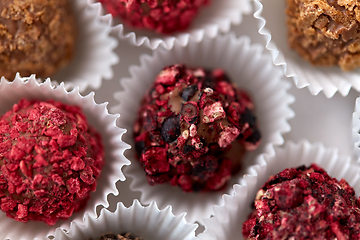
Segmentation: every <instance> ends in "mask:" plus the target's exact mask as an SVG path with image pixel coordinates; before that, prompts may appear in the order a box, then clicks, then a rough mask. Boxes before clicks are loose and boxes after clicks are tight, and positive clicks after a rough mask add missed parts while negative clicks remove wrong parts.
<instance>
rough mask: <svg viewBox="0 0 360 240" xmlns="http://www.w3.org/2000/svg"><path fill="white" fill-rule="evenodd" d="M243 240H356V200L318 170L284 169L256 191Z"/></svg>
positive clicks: (359, 208) (359, 203) (359, 230)
mask: <svg viewBox="0 0 360 240" xmlns="http://www.w3.org/2000/svg"><path fill="white" fill-rule="evenodd" d="M254 206H255V210H254V211H253V212H252V213H251V214H250V216H249V218H248V220H247V221H246V222H244V223H243V235H244V238H246V239H254V240H255V239H257V240H262V239H267V240H271V239H274V240H275V239H298V240H305V239H324V240H330V239H360V200H359V199H357V198H356V196H355V192H354V190H353V188H351V187H350V186H349V185H348V184H347V182H346V181H345V180H343V179H341V181H338V180H336V179H335V178H331V177H330V176H329V175H328V174H327V173H326V172H325V171H324V170H323V169H322V168H320V167H319V166H317V165H315V164H312V165H311V166H310V167H305V166H301V167H298V168H296V169H295V168H291V169H285V170H284V171H282V172H281V173H279V174H277V175H275V176H272V177H270V179H269V180H268V181H267V182H266V183H265V184H264V186H263V187H262V188H261V189H260V190H259V191H258V193H257V195H256V199H255V203H254Z"/></svg>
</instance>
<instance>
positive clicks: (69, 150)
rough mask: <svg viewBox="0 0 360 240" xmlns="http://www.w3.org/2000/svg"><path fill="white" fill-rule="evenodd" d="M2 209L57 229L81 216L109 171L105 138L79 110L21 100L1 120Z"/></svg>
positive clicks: (59, 104)
mask: <svg viewBox="0 0 360 240" xmlns="http://www.w3.org/2000/svg"><path fill="white" fill-rule="evenodd" d="M0 125H1V126H6V127H4V128H3V129H9V130H8V131H1V132H0V165H1V170H0V208H1V210H2V211H4V212H6V214H7V216H8V217H11V218H15V219H16V220H18V221H21V222H27V221H29V220H38V221H44V222H46V223H47V224H49V225H53V224H55V223H56V221H57V220H59V219H66V218H69V217H70V216H71V215H72V213H73V212H74V211H79V210H81V209H82V208H83V207H84V206H85V205H86V202H87V200H88V198H89V194H90V192H91V191H95V187H96V182H95V179H96V178H98V177H99V175H100V170H101V168H102V166H103V165H104V159H103V158H104V150H103V145H102V143H101V138H100V135H99V134H98V133H97V132H96V131H95V130H94V129H93V128H92V127H91V126H89V125H88V123H87V120H86V117H85V115H84V114H83V112H82V111H81V109H80V108H79V107H76V106H70V105H66V104H63V103H61V102H57V101H53V100H49V101H38V100H31V101H30V100H26V99H22V100H20V101H19V102H18V103H17V104H15V105H14V106H13V108H12V110H10V111H8V112H7V113H5V115H3V116H2V117H1V118H0Z"/></svg>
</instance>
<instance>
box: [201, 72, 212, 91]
mask: <svg viewBox="0 0 360 240" xmlns="http://www.w3.org/2000/svg"><path fill="white" fill-rule="evenodd" d="M205 88H211V89H214V88H215V79H214V77H213V76H212V74H211V72H210V71H205V78H204V80H203V83H202V88H201V89H205Z"/></svg>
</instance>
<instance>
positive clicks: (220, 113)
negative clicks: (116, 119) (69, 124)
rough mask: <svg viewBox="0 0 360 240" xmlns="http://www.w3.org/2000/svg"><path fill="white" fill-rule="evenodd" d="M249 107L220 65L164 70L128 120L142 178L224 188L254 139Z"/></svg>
mask: <svg viewBox="0 0 360 240" xmlns="http://www.w3.org/2000/svg"><path fill="white" fill-rule="evenodd" d="M239 77H241V76H239ZM253 108H254V105H253V103H252V102H251V100H250V98H249V96H248V95H247V94H246V93H245V92H244V91H242V90H240V89H237V88H235V87H234V85H233V84H232V83H231V82H230V80H229V79H228V77H227V76H226V74H225V73H224V71H223V70H221V69H215V70H212V71H206V70H204V69H202V68H194V69H192V68H187V67H186V66H184V65H173V66H169V67H166V68H164V69H163V70H162V71H161V72H160V74H159V75H158V76H157V77H156V80H155V82H154V84H153V85H152V86H151V87H150V89H149V90H148V91H147V92H146V94H145V97H144V99H143V101H142V103H141V107H140V110H139V112H138V118H137V120H136V122H135V124H134V137H135V148H136V151H137V154H138V155H139V158H140V162H141V164H142V166H143V167H144V170H145V172H146V175H147V178H148V182H149V183H150V184H151V185H154V184H159V183H165V182H170V183H171V184H172V185H174V186H176V185H178V186H180V187H181V188H182V189H183V190H184V191H186V192H190V191H199V190H203V191H209V190H210V191H211V190H219V189H221V188H222V187H224V186H225V184H226V182H227V181H228V180H229V178H230V176H231V175H232V174H234V173H236V172H238V170H239V169H240V165H241V159H242V156H243V154H244V153H245V151H246V150H254V149H255V148H256V147H257V146H258V144H259V142H260V133H259V131H258V129H257V126H256V121H255V117H254V115H253V113H252V110H253Z"/></svg>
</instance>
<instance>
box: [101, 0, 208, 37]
mask: <svg viewBox="0 0 360 240" xmlns="http://www.w3.org/2000/svg"><path fill="white" fill-rule="evenodd" d="M208 1H209V0H141V1H140V0H100V2H101V3H102V4H103V5H104V6H105V7H106V9H107V11H108V12H109V13H111V14H112V15H114V16H120V17H121V18H122V19H123V20H124V21H125V23H127V24H129V25H130V26H133V27H136V28H145V29H150V30H153V31H156V32H158V33H172V32H175V31H182V30H185V29H186V28H188V27H189V25H190V24H191V22H192V21H193V19H194V18H195V17H196V15H197V14H198V11H199V9H200V8H201V7H202V6H204V5H206V4H207V3H208Z"/></svg>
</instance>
